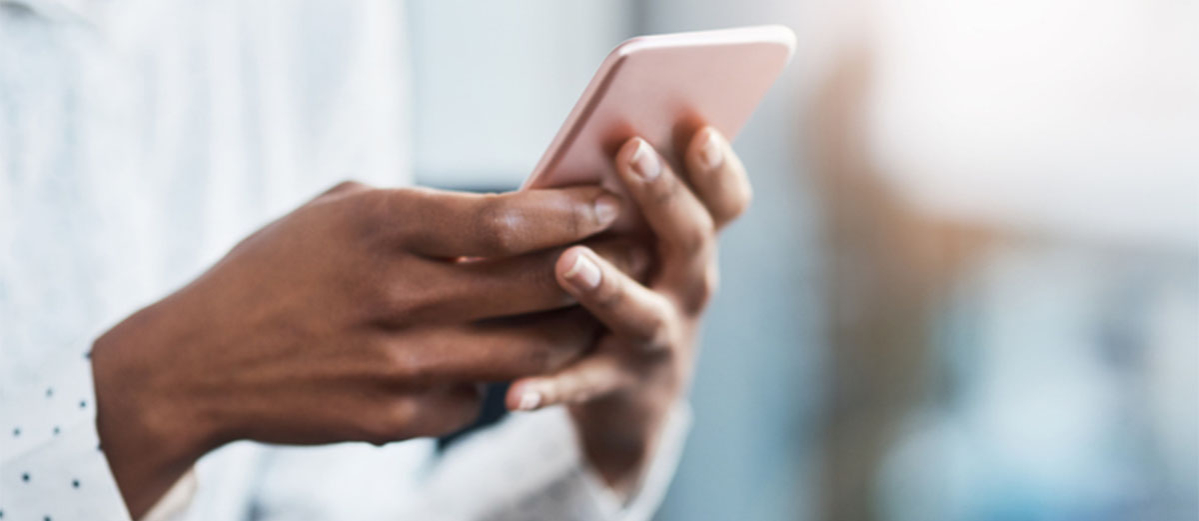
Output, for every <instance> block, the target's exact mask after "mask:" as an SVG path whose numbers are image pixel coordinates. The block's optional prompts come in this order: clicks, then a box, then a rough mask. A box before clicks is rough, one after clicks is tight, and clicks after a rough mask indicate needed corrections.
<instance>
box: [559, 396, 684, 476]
mask: <svg viewBox="0 0 1199 521" xmlns="http://www.w3.org/2000/svg"><path fill="white" fill-rule="evenodd" d="M676 400H677V397H675V396H674V395H673V394H671V395H669V396H666V395H653V394H648V393H620V394H615V395H611V396H607V397H604V398H600V399H597V400H594V401H591V402H588V403H584V404H578V405H574V406H571V408H570V409H571V415H572V416H573V418H574V421H575V425H576V427H577V429H578V435H579V440H580V443H581V445H582V450H583V453H584V455H585V456H586V458H587V460H588V462H589V463H590V465H591V466H592V468H594V469H595V471H596V472H597V473H598V474H599V475H600V477H602V478H603V480H604V482H605V483H606V484H607V485H608V486H609V487H610V488H611V489H612V490H613V491H614V492H616V493H617V494H620V495H622V496H626V495H628V494H629V493H631V492H632V491H633V490H634V489H635V488H636V487H637V485H638V483H639V482H640V480H641V476H642V474H644V470H645V468H646V465H647V464H648V462H649V461H650V459H651V457H652V456H653V454H654V450H655V448H656V446H657V442H658V438H659V435H660V433H661V430H662V426H663V424H664V422H665V420H666V418H667V416H668V415H669V413H670V409H671V407H672V406H673V405H674V402H675V401H676Z"/></svg>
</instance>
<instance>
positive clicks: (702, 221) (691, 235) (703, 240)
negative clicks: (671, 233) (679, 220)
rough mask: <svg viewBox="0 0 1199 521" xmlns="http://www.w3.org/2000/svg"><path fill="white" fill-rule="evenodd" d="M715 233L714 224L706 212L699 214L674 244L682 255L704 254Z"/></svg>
mask: <svg viewBox="0 0 1199 521" xmlns="http://www.w3.org/2000/svg"><path fill="white" fill-rule="evenodd" d="M715 233H716V224H715V223H714V222H713V221H712V216H711V215H709V214H708V212H700V213H699V214H698V216H697V217H696V218H695V220H694V222H693V223H692V226H690V227H688V228H687V230H686V231H683V232H681V233H679V234H678V236H677V238H676V244H677V245H678V248H679V249H680V250H681V251H683V252H684V253H688V254H699V253H704V252H706V251H707V250H708V248H710V247H711V243H712V238H713V237H714V236H715Z"/></svg>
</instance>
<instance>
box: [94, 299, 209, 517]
mask: <svg viewBox="0 0 1199 521" xmlns="http://www.w3.org/2000/svg"><path fill="white" fill-rule="evenodd" d="M159 306H160V304H155V305H153V306H151V307H149V308H146V309H144V310H142V311H139V312H138V313H136V314H134V315H133V316H131V317H129V318H128V319H126V320H125V321H123V322H121V323H120V324H118V325H117V326H116V327H114V328H113V329H112V330H110V331H108V332H107V333H105V334H104V335H102V336H101V337H100V338H99V339H97V340H96V341H95V343H94V345H93V349H92V373H93V379H94V382H95V391H96V406H97V408H96V430H97V433H98V434H99V437H100V445H101V449H102V450H103V451H104V455H105V457H106V458H107V459H108V464H109V468H110V469H111V470H112V474H113V477H114V478H115V479H116V482H117V486H118V488H119V489H120V491H121V495H122V497H123V498H124V500H125V504H126V506H127V507H128V509H129V511H130V513H131V514H132V515H133V517H134V518H137V517H139V516H140V515H142V514H143V513H145V512H146V511H147V510H148V509H149V508H150V507H152V506H153V505H154V504H155V503H156V502H157V500H158V499H159V498H160V497H161V496H162V495H163V494H164V493H166V492H167V491H168V490H169V489H170V487H171V486H172V485H173V484H174V483H175V482H176V481H177V480H178V479H179V478H180V477H182V476H183V474H185V473H186V472H187V470H188V469H189V468H190V467H191V466H192V465H193V464H194V463H195V461H196V460H197V459H199V457H200V456H202V455H203V454H204V453H205V452H207V450H209V449H210V448H212V447H213V446H215V445H216V444H218V442H217V440H216V439H215V438H216V436H215V433H216V430H215V429H211V428H209V425H208V422H205V421H202V419H201V418H200V417H199V415H197V414H195V413H194V410H193V406H194V402H192V401H191V400H187V399H181V397H180V396H179V395H178V393H177V392H175V389H176V388H175V386H174V384H175V383H177V382H178V378H177V377H176V376H175V375H173V374H172V369H174V368H175V367H172V365H171V364H166V363H163V362H164V361H169V360H170V358H169V357H163V356H161V355H162V354H163V352H164V350H166V349H171V348H172V347H175V346H174V345H172V342H174V341H175V339H176V337H177V335H173V334H172V333H171V331H172V329H173V328H172V327H171V324H170V323H169V320H170V318H171V315H173V313H170V314H169V313H164V312H163V310H162V309H161V308H160V307H159Z"/></svg>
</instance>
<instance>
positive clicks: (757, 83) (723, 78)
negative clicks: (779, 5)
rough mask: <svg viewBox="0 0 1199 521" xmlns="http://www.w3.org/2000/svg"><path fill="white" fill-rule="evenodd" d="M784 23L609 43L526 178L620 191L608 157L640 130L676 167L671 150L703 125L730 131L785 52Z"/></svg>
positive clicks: (531, 183) (537, 183)
mask: <svg viewBox="0 0 1199 521" xmlns="http://www.w3.org/2000/svg"><path fill="white" fill-rule="evenodd" d="M794 45H795V35H794V34H792V32H791V31H790V30H789V29H787V28H786V27H782V26H759V27H744V28H737V29H723V30H717V31H701V32H692V33H676V34H666V35H658V36H644V37H639V38H633V39H631V40H628V41H626V42H624V43H622V44H621V45H620V46H618V47H617V48H616V49H615V50H613V51H612V52H611V53H610V54H609V55H608V57H607V59H605V60H604V63H603V64H602V65H601V66H600V69H599V71H598V72H597V73H596V75H595V77H594V78H592V80H591V83H590V84H589V85H588V86H587V89H586V90H585V91H584V92H583V95H582V96H581V97H580V99H579V101H578V103H577V104H576V105H575V107H574V109H573V110H572V111H571V113H570V116H569V117H568V118H567V120H566V123H565V124H564V125H563V126H562V128H561V130H559V132H558V135H557V136H556V137H555V138H554V141H553V142H552V143H551V144H550V147H549V149H548V150H547V151H546V153H545V155H544V156H542V158H541V161H540V162H539V163H538V165H537V167H536V168H535V169H534V171H533V174H532V175H531V176H530V177H529V179H528V180H527V181H526V182H525V187H526V188H549V187H560V186H571V185H578V184H590V183H596V182H602V183H603V184H604V185H605V186H607V187H608V188H610V189H612V190H614V191H617V192H620V191H621V190H620V187H619V182H617V181H616V178H615V175H614V174H615V171H614V166H613V164H612V158H613V157H615V154H616V151H617V150H618V149H619V148H620V145H621V144H623V143H624V142H625V141H627V140H628V139H629V138H632V137H634V136H641V137H642V138H644V139H646V140H647V141H649V142H650V144H652V145H653V146H654V147H655V148H657V150H658V151H659V152H661V153H662V154H663V155H664V156H666V157H667V158H668V160H669V161H671V163H672V164H673V165H674V166H675V167H676V168H677V167H678V165H679V158H678V155H677V153H676V151H679V150H683V147H685V145H686V140H688V139H689V138H690V136H691V135H692V134H693V133H694V132H695V131H696V130H698V129H699V128H700V127H702V126H703V125H712V126H713V127H715V128H716V129H718V130H720V132H722V133H723V134H724V135H725V136H726V137H728V138H729V139H730V140H731V139H733V138H734V137H735V136H736V135H737V133H738V132H739V131H740V130H741V128H742V127H743V126H744V125H745V123H746V121H748V120H749V117H750V115H751V114H753V111H754V108H755V107H757V105H758V103H759V102H760V101H761V99H762V97H763V96H764V95H765V94H766V91H767V90H769V89H770V86H771V84H773V83H774V81H775V79H777V78H778V76H779V74H780V73H781V72H782V70H783V67H784V66H785V65H786V64H787V61H788V60H789V59H790V57H791V53H792V51H793V49H794Z"/></svg>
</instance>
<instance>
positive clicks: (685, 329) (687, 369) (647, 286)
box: [507, 128, 752, 494]
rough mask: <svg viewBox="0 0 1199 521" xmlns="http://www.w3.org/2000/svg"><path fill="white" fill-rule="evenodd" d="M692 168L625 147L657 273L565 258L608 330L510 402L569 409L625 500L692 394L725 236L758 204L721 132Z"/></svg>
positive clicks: (558, 271)
mask: <svg viewBox="0 0 1199 521" xmlns="http://www.w3.org/2000/svg"><path fill="white" fill-rule="evenodd" d="M682 163H683V165H684V167H685V169H686V170H685V172H684V173H683V175H679V174H678V173H676V172H674V171H672V169H671V168H670V166H669V164H668V162H667V161H665V158H663V157H661V156H659V155H658V153H657V152H655V151H654V150H653V149H652V148H651V147H650V146H649V145H648V143H645V142H643V141H642V140H640V139H636V138H635V139H632V140H629V141H628V142H626V143H625V144H624V146H623V147H621V149H620V151H619V152H618V153H617V155H616V169H617V172H618V174H619V176H620V180H621V182H622V183H623V185H624V188H625V190H626V192H627V193H628V194H629V195H630V197H631V198H632V200H633V201H634V204H635V205H636V206H637V207H638V208H639V210H640V211H641V213H642V214H643V215H644V216H645V220H646V222H647V223H648V225H649V228H650V231H651V232H653V236H654V248H653V253H654V257H655V258H656V259H657V264H658V265H657V269H656V270H655V271H654V272H653V273H652V274H651V276H650V277H649V278H648V280H644V281H643V280H642V279H639V278H638V277H637V276H635V275H633V276H631V275H630V274H629V273H628V272H627V270H622V269H621V267H620V266H619V265H617V264H613V263H612V262H610V261H609V260H607V259H605V258H604V256H603V255H602V254H600V253H599V252H598V251H596V250H594V249H592V248H589V247H587V246H585V245H584V246H576V247H572V248H570V249H568V250H567V251H565V252H564V253H563V254H562V255H561V256H560V257H559V259H558V263H557V265H556V266H555V276H556V277H557V279H558V282H559V284H560V285H561V286H562V287H563V288H564V289H565V290H566V291H567V292H569V293H570V294H571V295H572V296H574V297H575V298H576V299H578V301H579V303H580V304H581V305H582V306H583V307H584V308H586V309H587V310H588V311H590V312H591V313H592V314H593V315H594V316H595V317H597V318H598V319H599V320H600V322H602V323H603V324H604V326H605V331H604V333H603V334H602V335H601V337H600V339H599V342H598V344H597V347H596V350H595V352H594V353H592V354H589V355H588V356H586V357H584V358H583V359H581V360H578V361H577V362H574V363H572V364H571V365H570V366H568V367H566V368H564V369H562V370H560V371H558V372H556V373H554V374H549V375H542V376H534V377H528V378H522V379H520V380H517V381H516V382H514V383H513V385H512V387H511V388H510V390H509V394H508V397H507V398H508V405H509V407H510V408H513V409H536V408H540V407H546V406H550V405H555V404H567V405H568V406H569V408H570V412H571V415H572V417H573V418H574V420H575V424H576V426H577V427H578V432H579V436H580V439H581V440H582V441H583V450H584V452H585V453H586V454H587V456H588V459H589V460H590V461H591V464H592V465H593V466H594V467H595V468H596V470H597V471H599V473H600V474H601V475H602V476H603V477H604V479H605V481H607V483H608V485H609V486H611V487H612V488H613V489H614V490H616V491H617V492H619V493H626V494H627V493H628V492H630V491H631V490H633V489H634V488H635V487H636V486H637V483H638V480H639V479H640V477H641V474H642V472H643V470H644V467H645V463H646V461H647V459H648V458H649V455H650V454H652V452H653V449H654V445H655V443H656V441H657V439H656V434H657V432H658V431H659V430H660V428H661V424H662V423H663V421H664V420H665V418H666V415H667V413H668V412H669V410H670V408H671V407H672V406H673V404H675V403H677V402H678V401H679V400H680V399H681V397H682V396H683V395H684V394H685V393H686V391H687V388H688V386H689V384H690V380H691V376H692V373H693V371H694V367H695V356H696V347H697V343H698V337H699V326H700V321H701V318H702V315H703V311H704V309H705V308H706V306H707V304H708V301H709V300H710V299H711V297H712V295H714V294H715V292H716V286H717V277H718V271H717V265H716V236H717V233H718V232H719V231H720V230H721V229H722V228H724V227H725V226H726V225H728V224H729V223H730V222H732V221H733V220H734V219H736V218H737V217H738V216H740V215H741V214H742V213H743V212H744V211H745V210H746V208H748V206H749V203H750V199H751V197H752V193H751V189H750V185H749V180H748V177H747V176H746V173H745V167H744V166H742V164H741V161H740V160H739V159H738V158H737V156H736V155H735V154H734V153H733V151H732V148H731V147H730V146H729V144H728V142H727V141H726V140H725V139H724V138H723V137H722V136H721V135H720V134H719V133H718V132H716V131H715V129H711V128H705V129H701V130H700V131H699V132H696V134H695V135H694V136H692V138H691V140H690V143H689V144H688V146H687V148H686V149H685V151H684V156H683V158H682ZM643 174H647V175H643Z"/></svg>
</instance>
